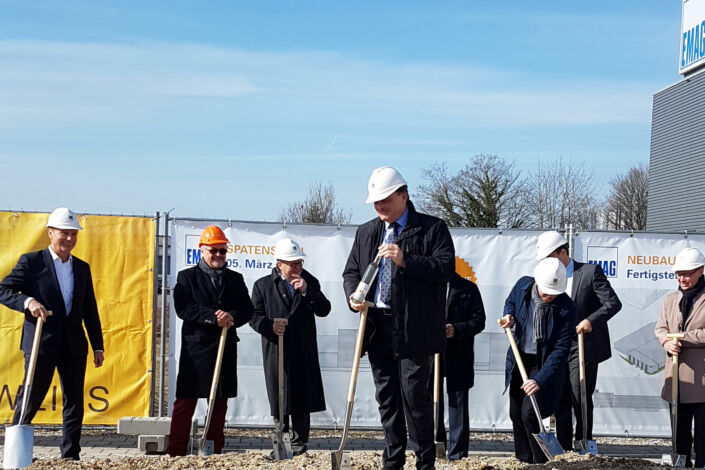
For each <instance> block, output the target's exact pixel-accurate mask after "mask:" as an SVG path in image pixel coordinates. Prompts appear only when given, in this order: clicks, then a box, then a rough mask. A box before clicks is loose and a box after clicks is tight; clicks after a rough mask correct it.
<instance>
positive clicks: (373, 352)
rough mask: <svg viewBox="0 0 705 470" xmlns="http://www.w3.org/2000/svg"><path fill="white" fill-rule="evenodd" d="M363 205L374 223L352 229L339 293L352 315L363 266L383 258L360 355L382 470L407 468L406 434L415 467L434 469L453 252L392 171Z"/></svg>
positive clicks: (438, 224)
mask: <svg viewBox="0 0 705 470" xmlns="http://www.w3.org/2000/svg"><path fill="white" fill-rule="evenodd" d="M367 189H368V196H367V201H366V202H367V203H374V209H375V212H376V213H377V217H375V218H374V219H372V220H370V221H369V222H366V223H364V224H363V225H361V226H360V227H358V229H357V232H356V233H355V241H354V242H353V247H352V249H351V251H350V255H349V257H348V261H347V264H346V265H345V270H344V271H343V286H344V289H345V294H346V295H347V296H348V299H349V304H350V308H351V309H352V310H354V311H361V310H362V309H364V308H367V307H366V305H365V304H364V303H356V302H355V301H354V300H353V299H352V294H353V293H354V292H355V289H356V288H357V285H358V283H359V282H360V280H361V278H362V274H363V273H364V271H365V269H366V268H367V266H368V265H369V264H370V263H371V262H372V261H373V260H374V259H375V257H376V255H377V254H378V253H379V255H380V256H381V257H382V262H381V264H380V268H379V274H378V275H377V278H376V280H375V281H374V282H373V285H371V287H370V290H369V292H368V293H367V297H366V302H367V303H368V305H371V307H370V308H369V310H368V315H367V325H366V328H365V342H364V345H363V346H364V350H365V351H366V352H367V353H368V356H369V360H370V365H371V368H372V375H373V378H374V382H375V387H376V389H377V393H376V398H377V403H378V405H379V412H380V417H381V420H382V427H383V430H384V440H385V446H384V452H383V454H382V459H383V464H384V468H390V469H391V468H402V467H403V466H404V463H405V461H406V457H405V452H406V447H407V427H408V435H409V439H410V441H411V444H412V446H411V447H412V448H414V449H415V452H416V468H418V469H431V468H433V466H434V463H435V447H434V441H433V434H434V429H433V404H432V400H431V394H430V392H429V389H428V381H429V377H430V374H431V373H432V370H431V369H432V363H433V355H434V354H435V353H442V352H443V351H444V350H445V342H446V329H445V323H446V322H445V297H446V285H447V283H448V281H450V280H451V279H452V278H453V274H454V273H455V249H454V248H453V240H452V239H451V236H450V232H449V231H448V227H446V224H445V223H444V222H443V221H442V220H441V219H438V218H436V217H433V216H430V215H426V214H421V213H419V212H416V209H415V208H414V205H413V204H412V203H411V201H410V200H409V192H408V189H407V184H406V181H405V180H404V178H403V177H402V176H401V174H400V173H399V172H398V171H397V170H395V169H394V168H391V167H381V168H377V169H376V170H374V171H373V172H372V175H371V176H370V179H369V182H368V185H367Z"/></svg>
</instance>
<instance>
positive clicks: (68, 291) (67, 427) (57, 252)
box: [0, 207, 103, 460]
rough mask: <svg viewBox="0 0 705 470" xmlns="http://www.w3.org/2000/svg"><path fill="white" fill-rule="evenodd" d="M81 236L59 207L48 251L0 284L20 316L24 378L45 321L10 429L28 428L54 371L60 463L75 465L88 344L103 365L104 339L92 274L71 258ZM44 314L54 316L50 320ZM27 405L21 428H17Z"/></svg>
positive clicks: (3, 299)
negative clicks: (59, 422)
mask: <svg viewBox="0 0 705 470" xmlns="http://www.w3.org/2000/svg"><path fill="white" fill-rule="evenodd" d="M79 230H82V228H81V226H80V225H79V223H78V218H77V217H76V214H74V213H73V211H71V210H69V209H67V208H65V207H60V208H58V209H56V210H54V212H52V213H51V215H50V216H49V221H48V223H47V232H48V234H49V247H48V248H47V249H45V250H42V251H36V252H33V253H25V254H23V255H22V256H21V257H20V259H19V261H18V262H17V265H16V266H15V267H14V268H13V270H12V272H11V273H10V274H9V275H8V276H7V277H5V279H3V280H2V282H0V303H2V304H3V305H5V306H6V307H8V308H11V309H13V310H17V311H19V312H24V314H25V319H24V327H23V330H22V351H23V352H24V356H25V378H24V381H25V382H26V380H27V377H26V373H27V366H28V365H29V359H30V355H31V351H32V341H33V339H34V331H35V326H36V323H37V318H39V317H41V318H42V319H44V320H45V321H46V323H45V325H44V328H43V332H42V337H41V340H40V343H39V354H38V358H37V365H36V369H35V372H34V383H33V385H32V388H31V391H30V396H29V397H25V396H24V388H23V390H22V391H21V392H20V396H19V397H18V399H17V402H16V406H15V415H14V418H13V420H12V424H29V423H31V422H32V419H33V418H34V415H35V414H36V413H37V410H39V408H40V407H41V405H42V401H43V400H44V396H45V395H46V393H47V391H48V390H49V386H50V385H51V381H52V378H53V376H54V370H55V369H56V370H58V372H59V379H60V380H61V391H62V394H63V397H64V398H63V438H62V440H61V457H62V458H65V459H71V460H78V459H79V456H80V452H81V445H80V440H81V426H82V424H83V385H84V382H85V376H86V356H87V355H88V342H87V341H86V335H85V334H84V332H83V326H84V325H85V327H86V331H87V332H88V338H89V340H90V342H91V347H92V349H93V363H94V364H95V366H96V367H100V366H101V365H103V333H102V329H101V326H100V318H99V316H98V307H97V305H96V300H95V294H94V293H93V280H92V278H91V270H90V267H89V266H88V264H87V263H85V262H84V261H82V260H80V259H78V258H76V257H75V256H72V255H71V250H73V248H74V247H75V246H76V241H77V238H78V231H79ZM48 311H52V315H49V312H48ZM25 399H28V400H29V402H28V407H27V413H26V414H25V416H24V422H23V423H19V419H20V414H21V411H22V407H23V405H24V401H25Z"/></svg>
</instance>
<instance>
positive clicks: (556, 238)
mask: <svg viewBox="0 0 705 470" xmlns="http://www.w3.org/2000/svg"><path fill="white" fill-rule="evenodd" d="M567 244H568V240H566V239H565V237H563V235H561V234H560V233H558V232H556V231H555V230H551V231H550V232H543V233H542V234H541V235H539V239H538V241H537V242H536V261H539V260H542V259H544V258H545V257H547V256H548V255H550V254H551V253H553V252H554V251H556V249H557V248H559V247H561V246H563V245H567Z"/></svg>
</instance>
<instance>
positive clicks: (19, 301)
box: [0, 248, 103, 356]
mask: <svg viewBox="0 0 705 470" xmlns="http://www.w3.org/2000/svg"><path fill="white" fill-rule="evenodd" d="M73 278H74V283H73V302H72V305H71V312H70V313H69V315H68V316H67V315H66V307H65V306H64V298H63V297H62V295H61V288H60V287H59V280H58V278H57V277H56V270H55V269H54V261H53V260H52V258H51V253H49V249H48V248H47V249H44V250H42V251H35V252H32V253H25V254H24V255H22V256H21V257H20V260H19V261H18V262H17V265H16V266H15V267H14V268H13V269H12V272H11V273H10V274H8V275H7V277H5V279H3V280H2V282H0V303H2V304H3V305H5V306H6V307H8V308H11V309H13V310H17V311H19V312H24V313H25V318H24V328H23V329H22V351H24V352H25V353H27V354H29V353H31V351H32V341H33V339H34V329H35V326H36V324H37V319H36V318H34V317H33V316H32V315H31V314H30V313H29V311H28V310H27V311H25V309H24V302H25V300H26V299H27V297H34V299H36V300H37V301H38V302H40V303H41V304H42V305H44V307H45V308H46V309H47V310H51V311H52V313H53V315H52V316H50V317H48V318H47V321H46V323H45V324H44V328H43V331H42V338H41V341H40V343H39V354H40V355H46V354H56V353H57V352H58V350H59V348H62V347H64V348H65V347H67V348H69V350H70V351H71V354H72V355H75V356H81V355H83V356H85V355H86V354H88V342H87V341H86V335H85V333H84V331H83V325H84V324H85V326H86V331H87V332H88V338H89V339H90V341H91V347H92V348H93V350H94V351H95V350H102V349H103V332H102V329H101V326H100V317H99V316H98V306H97V305H96V300H95V294H94V292H93V279H92V277H91V269H90V267H89V266H88V263H86V262H85V261H82V260H80V259H78V258H76V257H75V256H74V257H73Z"/></svg>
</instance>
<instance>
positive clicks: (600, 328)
mask: <svg viewBox="0 0 705 470" xmlns="http://www.w3.org/2000/svg"><path fill="white" fill-rule="evenodd" d="M545 258H556V259H558V260H559V261H560V262H561V263H562V264H563V266H565V268H566V273H567V278H568V283H567V287H566V294H568V296H570V298H571V299H573V301H574V302H575V308H576V313H575V315H576V316H575V322H576V326H575V334H574V335H573V344H572V346H571V349H570V356H569V357H568V365H567V367H568V370H567V373H566V378H565V379H566V382H565V385H564V387H563V396H562V397H561V403H560V406H559V407H558V410H556V437H557V438H558V441H559V442H560V443H561V446H563V448H564V449H566V450H570V449H573V443H574V442H575V441H580V440H582V438H583V425H584V423H583V415H582V412H581V410H582V408H581V404H580V361H579V350H578V333H583V338H584V348H585V388H586V392H587V438H588V440H592V416H593V401H592V395H593V393H594V392H595V387H596V385H597V369H598V365H599V364H600V363H601V362H604V361H606V360H607V359H609V358H610V357H612V351H611V341H610V331H609V327H608V326H607V322H608V321H609V319H610V318H612V317H613V316H615V315H616V314H617V312H619V311H620V310H621V308H622V303H621V302H620V301H619V298H618V297H617V294H616V293H615V291H614V289H612V286H611V285H610V282H609V280H607V276H605V273H604V272H603V271H602V268H601V267H600V265H599V264H589V263H580V262H578V261H575V260H573V259H571V258H570V255H569V253H568V241H567V240H566V239H565V238H564V237H563V235H561V234H560V233H558V232H556V231H549V232H544V233H542V234H541V235H540V236H539V238H538V241H537V243H536V260H542V259H545ZM573 416H575V430H574V429H573ZM574 432H575V433H574ZM573 436H575V440H574V439H573Z"/></svg>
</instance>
